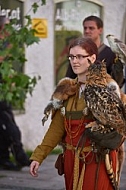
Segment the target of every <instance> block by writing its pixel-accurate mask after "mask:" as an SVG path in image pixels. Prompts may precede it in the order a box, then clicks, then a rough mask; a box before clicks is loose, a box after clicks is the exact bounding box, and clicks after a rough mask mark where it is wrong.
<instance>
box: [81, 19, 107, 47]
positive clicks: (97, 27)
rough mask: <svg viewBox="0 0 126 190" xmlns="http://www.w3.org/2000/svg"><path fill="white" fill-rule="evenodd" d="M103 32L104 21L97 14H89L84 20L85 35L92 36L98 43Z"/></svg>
mask: <svg viewBox="0 0 126 190" xmlns="http://www.w3.org/2000/svg"><path fill="white" fill-rule="evenodd" d="M102 32H103V21H102V20H101V19H100V18H99V17H97V16H89V17H86V18H85V19H84V20H83V35H84V37H90V38H92V40H93V41H94V42H95V43H96V44H97V42H98V41H100V37H101V34H102Z"/></svg>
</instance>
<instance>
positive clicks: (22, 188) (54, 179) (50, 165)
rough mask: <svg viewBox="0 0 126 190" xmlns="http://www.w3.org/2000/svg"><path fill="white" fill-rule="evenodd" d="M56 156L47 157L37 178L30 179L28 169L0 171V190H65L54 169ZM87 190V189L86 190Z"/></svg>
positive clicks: (124, 187)
mask: <svg viewBox="0 0 126 190" xmlns="http://www.w3.org/2000/svg"><path fill="white" fill-rule="evenodd" d="M56 158H57V155H49V156H48V157H47V158H46V160H44V162H43V164H42V165H41V166H40V169H39V176H38V177H35V178H34V177H32V176H31V175H30V173H29V167H24V168H23V169H22V170H21V171H7V170H6V171H5V170H0V190H2V189H3V190H65V187H64V177H63V176H59V175H58V174H57V170H56V169H55V168H54V163H55V161H56ZM87 190H88V189H87ZM120 190H126V159H125V162H124V165H123V170H122V176H121V185H120Z"/></svg>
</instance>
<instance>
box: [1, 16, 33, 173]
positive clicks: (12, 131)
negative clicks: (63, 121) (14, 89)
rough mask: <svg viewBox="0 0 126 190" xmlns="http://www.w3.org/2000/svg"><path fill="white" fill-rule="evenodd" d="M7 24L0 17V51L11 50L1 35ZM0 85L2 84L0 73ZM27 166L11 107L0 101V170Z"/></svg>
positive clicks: (2, 17) (3, 18) (25, 155)
mask: <svg viewBox="0 0 126 190" xmlns="http://www.w3.org/2000/svg"><path fill="white" fill-rule="evenodd" d="M7 22H8V20H7V19H6V17H5V16H0V41H1V43H0V44H1V45H0V51H2V49H3V48H11V45H10V44H9V42H7V41H6V39H5V38H6V34H5V33H3V28H4V25H5V24H6V23H7ZM3 39H4V40H3ZM4 59H5V57H2V56H0V68H1V65H2V63H3V60H4ZM0 83H2V77H1V72H0ZM10 154H12V155H13V157H14V159H15V161H16V164H15V163H13V162H12V161H11V160H10ZM29 165H30V161H29V158H28V157H27V154H26V153H25V151H24V149H23V145H22V142H21V132H20V130H19V128H18V126H17V124H16V122H15V119H14V115H13V112H12V108H11V105H10V104H8V103H7V102H6V101H0V169H6V170H20V169H21V168H22V167H24V166H29Z"/></svg>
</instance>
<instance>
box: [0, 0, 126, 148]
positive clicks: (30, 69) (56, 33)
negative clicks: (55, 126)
mask: <svg viewBox="0 0 126 190" xmlns="http://www.w3.org/2000/svg"><path fill="white" fill-rule="evenodd" d="M15 1H16V0H15ZM21 2H22V3H23V7H24V10H23V12H24V15H26V14H30V15H31V17H32V19H33V21H34V22H35V23H37V22H38V28H36V29H37V30H38V34H39V37H40V42H39V44H34V45H32V46H31V47H28V48H26V58H27V60H28V61H27V62H26V64H25V72H26V73H27V74H29V75H40V76H41V80H40V81H39V82H38V84H37V85H36V87H35V90H34V92H33V96H32V97H31V96H28V98H27V100H26V103H25V112H24V113H20V114H16V115H15V118H16V121H17V123H18V125H19V128H20V130H21V132H22V141H23V144H24V146H25V149H28V150H33V149H34V148H35V147H36V145H37V144H38V143H40V142H41V140H42V138H43V136H44V134H45V132H46V131H47V129H48V126H49V123H50V118H49V120H48V121H47V122H46V123H45V126H42V122H41V119H42V117H43V110H44V107H45V106H46V104H47V103H48V101H49V99H50V97H51V94H52V92H53V90H54V88H55V85H56V83H57V82H58V81H59V80H60V78H62V77H63V76H64V74H65V70H66V66H67V62H66V60H65V58H64V52H65V46H66V45H67V43H68V41H69V39H71V36H72V37H76V36H78V35H81V34H82V20H83V19H84V18H85V17H86V16H89V15H96V16H100V17H101V18H102V19H103V22H104V33H103V36H102V38H103V41H104V42H105V43H106V44H107V40H106V35H107V34H114V35H115V36H116V37H117V38H119V39H121V40H122V41H123V42H125V43H126V0H120V1H118V0H113V1H109V0H46V5H43V6H40V7H39V9H38V11H37V13H36V14H34V13H33V12H32V11H30V10H31V5H32V4H33V3H34V2H38V0H25V1H21ZM1 10H2V7H1ZM1 10H0V12H1ZM17 10H18V9H17ZM39 21H40V22H39ZM39 23H40V25H39Z"/></svg>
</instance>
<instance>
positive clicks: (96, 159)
mask: <svg viewBox="0 0 126 190" xmlns="http://www.w3.org/2000/svg"><path fill="white" fill-rule="evenodd" d="M97 55H98V49H97V46H96V44H95V43H94V42H93V41H92V40H91V39H89V38H77V39H75V40H73V41H72V42H71V44H70V47H69V56H68V58H69V61H70V64H71V66H72V69H73V71H74V73H75V74H77V79H70V80H71V81H72V82H71V86H72V87H71V89H70V87H69V85H68V81H69V79H66V81H67V82H66V86H67V88H68V89H67V96H65V95H64V90H63V89H62V88H65V87H63V85H61V86H62V87H61V86H60V87H61V88H59V89H60V90H61V92H60V93H61V94H60V96H59V97H60V99H61V100H64V101H63V106H61V104H59V105H60V106H59V109H56V110H55V112H54V113H53V114H52V122H51V124H50V127H49V130H48V131H47V133H46V135H45V137H44V139H43V141H42V143H41V144H40V145H38V146H37V148H36V149H35V151H34V152H33V154H32V156H31V158H30V159H31V160H32V162H31V165H30V173H31V175H32V176H34V177H35V176H37V175H38V168H39V166H40V164H41V163H42V162H43V160H44V159H45V158H46V156H47V155H48V154H49V153H50V152H51V151H52V150H53V148H54V147H55V146H56V145H57V144H59V143H60V142H61V141H62V142H63V144H64V146H65V152H64V177H65V186H66V190H101V189H102V190H112V189H116V187H113V184H112V182H111V181H110V178H109V175H108V174H107V171H106V166H105V161H104V155H100V152H98V151H97V149H95V147H94V144H93V143H92V141H91V140H90V139H89V138H88V137H86V138H85V137H84V136H85V135H84V134H85V126H86V125H87V123H89V122H91V121H94V118H93V116H92V114H91V113H89V114H88V115H87V116H85V114H84V112H83V110H84V108H85V107H86V104H85V101H84V97H83V95H82V92H83V90H84V88H85V81H86V74H87V72H88V67H89V62H91V63H92V64H93V63H94V62H95V61H96V59H97ZM64 81H65V80H64ZM64 86H65V85H64ZM57 88H58V87H57ZM55 93H56V91H55ZM55 93H54V94H55ZM58 94H59V91H58ZM61 95H62V96H61ZM61 102H62V101H61ZM61 102H60V103H61ZM54 107H55V106H54ZM57 108H58V107H57ZM47 110H48V109H47ZM46 119H47V118H46ZM110 156H111V161H112V168H113V170H114V172H116V151H115V150H113V151H110Z"/></svg>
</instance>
